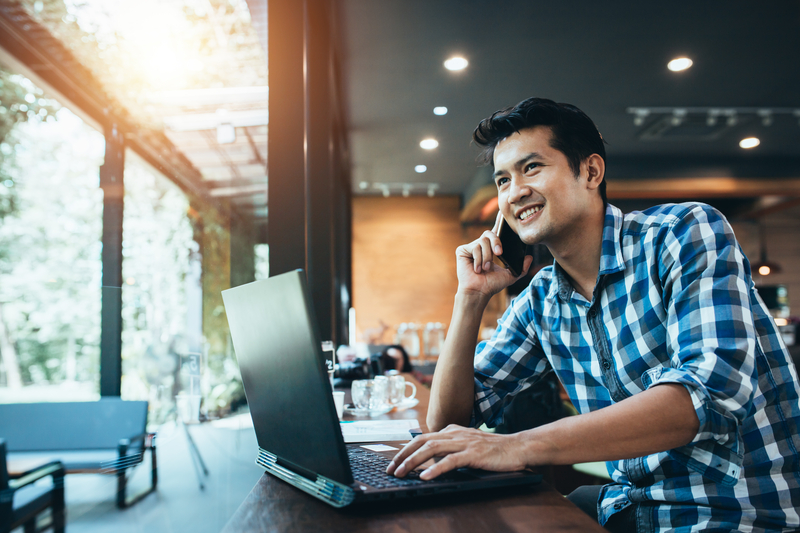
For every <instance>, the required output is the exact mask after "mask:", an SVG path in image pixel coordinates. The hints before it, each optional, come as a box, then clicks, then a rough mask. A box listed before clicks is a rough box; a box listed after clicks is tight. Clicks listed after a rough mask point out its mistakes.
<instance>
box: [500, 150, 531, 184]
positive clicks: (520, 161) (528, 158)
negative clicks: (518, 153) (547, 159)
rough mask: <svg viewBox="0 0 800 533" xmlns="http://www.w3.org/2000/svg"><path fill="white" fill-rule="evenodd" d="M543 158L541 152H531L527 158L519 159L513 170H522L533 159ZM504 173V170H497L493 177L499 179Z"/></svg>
mask: <svg viewBox="0 0 800 533" xmlns="http://www.w3.org/2000/svg"><path fill="white" fill-rule="evenodd" d="M541 157H542V154H540V153H539V152H531V153H529V154H528V155H526V156H525V157H523V158H521V159H519V160H518V161H517V162H516V163H514V165H513V168H520V167H522V166H523V165H525V163H527V162H528V161H530V160H531V159H541ZM504 172H505V171H504V170H495V172H494V174H493V176H494V177H495V178H497V177H498V176H500V175H501V174H503V173H504Z"/></svg>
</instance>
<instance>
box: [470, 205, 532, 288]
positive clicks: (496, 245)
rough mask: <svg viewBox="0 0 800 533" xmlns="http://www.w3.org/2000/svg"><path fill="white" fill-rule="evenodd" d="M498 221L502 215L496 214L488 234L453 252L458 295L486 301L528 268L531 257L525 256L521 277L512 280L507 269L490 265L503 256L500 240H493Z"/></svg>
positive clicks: (497, 228)
mask: <svg viewBox="0 0 800 533" xmlns="http://www.w3.org/2000/svg"><path fill="white" fill-rule="evenodd" d="M502 219H503V215H502V214H501V213H498V214H497V220H496V221H495V224H494V228H492V230H491V231H489V230H486V231H484V232H483V234H482V235H481V236H480V237H479V238H477V239H475V240H474V241H472V242H471V243H468V244H464V245H462V246H459V247H458V248H457V249H456V274H457V276H458V290H459V291H460V292H466V293H471V294H480V295H481V296H483V297H485V298H486V300H487V301H488V299H489V298H491V297H492V296H494V295H495V294H497V293H498V292H500V291H502V290H503V289H505V288H506V287H508V286H509V285H511V284H512V283H514V282H515V281H517V280H518V279H519V278H520V277H522V276H524V275H525V274H526V273H527V272H528V269H529V268H530V267H531V263H533V256H531V255H528V256H526V257H525V262H524V264H523V268H522V273H521V274H520V276H519V277H515V276H514V275H512V274H511V272H509V270H508V269H506V268H504V267H502V266H498V265H496V264H495V263H494V262H493V261H494V258H495V256H498V255H502V253H503V246H502V244H501V243H500V237H498V236H497V232H498V231H499V228H500V221H501V220H502Z"/></svg>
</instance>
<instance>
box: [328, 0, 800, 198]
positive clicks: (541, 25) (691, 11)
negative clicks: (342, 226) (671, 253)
mask: <svg viewBox="0 0 800 533" xmlns="http://www.w3.org/2000/svg"><path fill="white" fill-rule="evenodd" d="M339 5H340V13H339V15H340V20H339V24H340V29H341V35H342V38H343V41H344V42H343V49H344V54H343V55H344V81H345V87H346V106H347V112H348V116H349V128H350V149H351V158H352V165H353V166H352V183H353V191H354V192H355V193H356V194H380V193H381V190H382V189H381V184H384V186H385V184H390V185H389V187H390V194H393V195H395V194H400V192H401V190H402V184H406V187H407V188H410V193H411V194H425V193H426V192H427V185H426V184H436V186H438V189H437V190H436V194H457V195H463V196H464V199H465V201H467V200H468V199H469V198H470V197H471V196H472V194H473V193H474V192H475V190H477V189H478V188H479V187H480V186H481V185H486V184H488V183H491V180H490V178H489V177H488V175H489V173H488V172H487V171H486V170H485V169H484V170H483V171H481V170H480V169H479V168H478V167H477V165H476V162H475V158H476V155H477V153H478V150H477V149H476V148H475V147H474V146H471V144H470V141H471V134H472V131H473V129H474V127H475V126H476V125H477V123H478V122H479V121H480V120H481V119H483V118H484V117H486V116H488V115H490V114H491V113H492V112H494V111H496V110H498V109H500V108H503V107H506V106H509V105H513V104H515V103H517V102H519V101H521V100H523V99H525V98H527V97H529V96H540V97H546V98H551V99H554V100H556V101H559V102H568V103H571V104H574V105H577V106H578V107H580V108H581V109H583V110H584V111H585V112H586V113H587V114H588V115H589V116H590V117H592V119H593V120H594V121H595V123H596V124H597V126H598V128H599V130H600V132H601V133H602V134H603V137H604V138H605V139H606V141H607V142H608V147H607V153H608V168H607V174H606V176H607V179H608V182H609V193H610V196H611V197H612V198H613V197H614V194H617V196H618V197H620V198H623V197H626V196H625V194H624V193H623V192H621V191H622V189H624V188H626V187H628V188H633V189H635V188H636V187H637V186H641V183H642V182H643V181H652V180H656V179H663V178H684V177H686V178H689V177H691V178H703V179H704V180H710V181H708V183H711V182H712V181H713V180H712V178H715V179H717V182H718V184H719V183H723V185H722V187H723V188H724V187H725V185H724V183H729V182H731V180H727V181H724V182H719V179H721V178H739V179H749V180H750V184H751V185H752V184H753V183H752V181H753V180H765V179H772V178H781V179H789V178H796V179H798V180H800V111H797V112H796V111H795V110H800V90H798V87H800V61H798V56H797V54H798V51H800V2H798V1H797V0H792V1H781V2H778V1H767V2H760V3H756V2H750V1H748V2H743V1H718V0H713V1H704V2H686V1H682V0H681V1H675V2H669V3H664V2H638V1H637V2H632V1H618V2H586V1H576V0H567V1H558V2H534V1H523V0H499V1H496V2H486V1H483V0H437V1H430V0H380V1H375V0H342V2H340V4H339ZM452 55H462V56H463V57H465V58H467V59H468V60H469V66H468V67H467V68H466V69H465V70H464V71H461V72H450V71H448V70H446V69H445V68H444V66H443V62H444V60H445V59H447V58H448V57H450V56H452ZM680 56H688V57H690V58H691V59H692V60H693V61H694V65H693V66H692V67H691V68H690V69H688V70H687V71H683V72H677V73H675V72H671V71H670V70H668V69H667V63H668V62H669V61H670V60H671V59H673V58H676V57H680ZM435 106H446V107H447V108H448V110H449V112H448V113H447V114H446V115H444V116H436V115H434V114H433V112H432V110H433V108H434V107H435ZM656 106H663V107H667V108H668V109H667V113H666V115H658V114H657V113H651V114H650V115H648V116H647V117H644V118H643V122H642V123H641V125H638V126H637V125H635V124H634V117H635V115H634V114H631V113H630V112H629V108H632V107H647V108H651V107H656ZM695 107H700V108H703V109H700V110H698V111H699V112H698V113H692V111H691V109H689V111H688V112H687V115H686V116H684V117H683V118H682V119H681V124H680V125H679V126H677V127H673V126H672V122H671V121H672V119H673V111H672V110H673V109H674V108H681V109H686V108H695ZM705 108H713V109H721V110H724V109H733V108H739V110H738V113H737V114H736V118H735V119H733V120H731V122H735V124H733V125H728V120H727V118H726V117H727V115H724V114H723V115H722V117H720V119H719V120H718V121H717V122H716V123H715V125H714V128H710V127H708V126H707V118H708V111H709V110H708V109H705ZM742 108H745V109H742ZM764 109H768V110H773V111H774V113H773V114H772V117H771V124H769V125H768V126H765V125H764V124H763V118H764V117H763V116H761V115H758V110H764ZM762 112H763V111H762ZM678 113H679V114H680V111H679V112H678ZM659 121H661V122H659ZM767 122H770V120H767ZM657 123H658V124H657ZM659 125H661V126H664V127H663V128H660V130H663V131H660V130H659V131H660V132H657V133H659V134H658V135H655V137H656V138H655V139H652V140H645V139H643V138H642V137H647V133H646V132H647V131H649V132H650V136H651V137H652V136H653V135H652V133H653V131H654V130H653V128H655V129H659ZM711 130H713V131H711ZM709 133H712V134H713V135H711V137H713V138H711V139H710V140H704V139H703V137H705V136H708V134H709ZM748 136H756V137H758V138H760V140H761V145H760V146H758V147H757V148H754V149H752V150H744V149H742V148H740V147H739V145H738V143H739V141H740V140H741V139H742V138H744V137H748ZM426 137H434V138H436V139H437V140H438V141H439V147H438V148H437V149H435V150H432V151H426V150H423V149H421V148H420V146H419V142H420V141H421V140H422V139H424V138H426ZM420 164H422V165H426V166H427V171H426V172H425V173H423V174H418V173H416V172H415V170H414V167H415V166H416V165H420ZM615 181H616V184H615ZM790 181H791V183H792V184H793V186H795V187H796V186H797V183H795V181H794V180H790ZM623 182H624V187H623V186H622V185H623ZM665 183H666V182H665ZM669 183H673V182H669ZM693 183H705V181H701V182H698V181H697V180H695V181H694V182H693ZM772 183H773V184H774V183H775V182H774V180H773V182H772ZM778 183H779V185H780V184H781V183H783V182H778ZM787 183H788V182H787ZM637 184H638V185H637ZM756 185H757V184H756ZM670 187H672V188H674V185H670ZM734 188H735V186H734ZM778 188H780V186H779V187H778ZM751 189H752V187H751ZM792 190H793V191H794V189H792ZM612 191H615V192H613V193H612ZM798 191H800V188H798ZM647 194H648V193H644V194H643V195H639V196H638V198H642V197H646V196H647ZM660 194H661V197H663V196H664V194H665V193H663V192H661V193H660ZM682 194H684V195H685V191H683V193H682ZM792 194H793V195H795V196H798V195H800V192H798V193H795V192H793V193H792ZM748 195H749V196H754V194H753V193H752V190H751V191H750V192H749V193H735V194H733V196H748Z"/></svg>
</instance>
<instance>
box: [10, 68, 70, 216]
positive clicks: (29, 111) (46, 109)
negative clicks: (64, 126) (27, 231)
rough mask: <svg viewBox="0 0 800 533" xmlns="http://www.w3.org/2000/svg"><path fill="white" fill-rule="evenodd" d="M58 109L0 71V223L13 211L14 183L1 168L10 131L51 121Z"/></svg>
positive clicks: (36, 90) (33, 89) (18, 78)
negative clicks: (19, 125) (35, 123)
mask: <svg viewBox="0 0 800 533" xmlns="http://www.w3.org/2000/svg"><path fill="white" fill-rule="evenodd" d="M58 109H59V106H58V104H57V103H55V102H53V101H52V100H48V99H47V98H45V97H44V94H43V93H42V91H41V89H39V88H38V87H36V86H35V85H33V83H31V82H30V80H28V79H27V78H25V77H23V76H20V75H18V74H11V73H9V72H7V71H5V70H3V69H2V68H0V222H2V220H3V219H4V218H5V217H6V216H8V215H9V214H11V213H14V212H15V211H16V209H17V194H16V192H15V189H14V179H13V177H12V176H11V175H9V174H8V173H6V172H4V170H3V169H4V166H3V165H2V162H3V161H5V160H6V159H8V158H9V157H10V156H11V155H12V153H13V150H14V146H15V145H16V140H15V138H14V136H13V135H10V133H11V130H12V129H13V128H14V126H15V125H17V124H20V123H23V122H27V121H28V120H36V121H41V120H45V119H46V118H47V117H53V116H55V113H56V112H57V111H58Z"/></svg>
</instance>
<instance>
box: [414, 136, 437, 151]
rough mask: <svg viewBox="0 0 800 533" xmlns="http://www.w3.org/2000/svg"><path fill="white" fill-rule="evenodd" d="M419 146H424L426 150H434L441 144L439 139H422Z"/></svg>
mask: <svg viewBox="0 0 800 533" xmlns="http://www.w3.org/2000/svg"><path fill="white" fill-rule="evenodd" d="M419 146H420V148H423V149H425V150H433V149H434V148H436V147H437V146H439V141H437V140H436V139H423V140H422V141H420V143H419Z"/></svg>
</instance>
